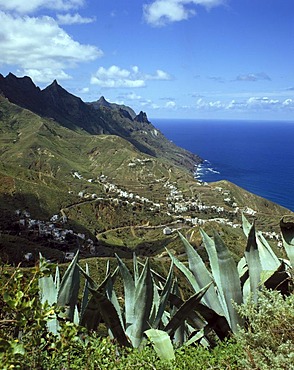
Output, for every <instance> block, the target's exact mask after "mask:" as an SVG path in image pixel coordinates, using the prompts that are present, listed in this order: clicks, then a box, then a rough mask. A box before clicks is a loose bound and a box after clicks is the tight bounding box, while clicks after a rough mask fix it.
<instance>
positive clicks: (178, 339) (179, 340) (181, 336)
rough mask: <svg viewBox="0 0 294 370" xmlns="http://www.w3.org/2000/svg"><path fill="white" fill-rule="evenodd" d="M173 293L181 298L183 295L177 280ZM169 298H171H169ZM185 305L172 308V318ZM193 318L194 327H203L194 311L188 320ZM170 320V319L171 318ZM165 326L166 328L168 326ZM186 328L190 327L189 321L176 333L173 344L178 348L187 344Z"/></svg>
mask: <svg viewBox="0 0 294 370" xmlns="http://www.w3.org/2000/svg"><path fill="white" fill-rule="evenodd" d="M172 292H173V294H175V295H177V296H178V297H180V295H181V293H180V289H179V285H178V281H177V280H175V281H174V284H173V287H172ZM168 298H169V297H168ZM183 304H184V302H182V304H180V305H179V306H178V307H176V306H175V305H173V306H172V311H171V315H170V316H173V315H175V313H176V312H177V309H178V308H179V307H181V306H182V305H183ZM190 318H191V321H193V325H194V326H196V327H197V328H198V327H202V324H203V322H202V320H201V319H200V318H199V316H197V315H196V314H195V313H194V311H192V312H191V313H190V314H189V315H188V318H187V319H190ZM169 320H170V318H169ZM167 324H168V322H167V323H166V325H167ZM166 325H165V326H166ZM186 326H187V327H188V322H187V320H186V321H184V322H183V323H182V324H181V325H180V326H179V327H178V328H177V329H176V331H175V334H174V338H173V343H174V344H175V345H176V346H182V345H183V343H184V342H185V328H186Z"/></svg>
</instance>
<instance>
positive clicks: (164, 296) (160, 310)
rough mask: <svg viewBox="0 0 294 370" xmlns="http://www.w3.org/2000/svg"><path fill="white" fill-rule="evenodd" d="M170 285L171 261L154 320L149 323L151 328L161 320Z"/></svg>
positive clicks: (156, 325)
mask: <svg viewBox="0 0 294 370" xmlns="http://www.w3.org/2000/svg"><path fill="white" fill-rule="evenodd" d="M172 287H173V263H171V265H170V269H169V273H168V276H167V279H166V282H165V285H164V287H163V290H162V292H161V293H160V296H159V304H158V309H157V313H156V317H155V320H154V321H151V323H150V324H151V325H152V327H153V328H157V327H158V326H159V324H160V322H161V319H162V315H163V313H164V311H165V309H166V305H167V302H168V298H169V295H170V292H171V290H172Z"/></svg>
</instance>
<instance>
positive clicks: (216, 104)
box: [196, 98, 226, 110]
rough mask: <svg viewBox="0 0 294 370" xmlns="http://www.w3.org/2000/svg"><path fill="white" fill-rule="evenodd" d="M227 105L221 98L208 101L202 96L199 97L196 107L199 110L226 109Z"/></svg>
mask: <svg viewBox="0 0 294 370" xmlns="http://www.w3.org/2000/svg"><path fill="white" fill-rule="evenodd" d="M225 107H226V105H225V104H224V103H223V102H221V101H220V100H217V101H206V100H204V99H202V98H199V99H198V100H197V101H196V109H199V110H219V109H224V108H225Z"/></svg>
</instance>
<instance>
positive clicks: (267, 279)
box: [261, 261, 291, 295]
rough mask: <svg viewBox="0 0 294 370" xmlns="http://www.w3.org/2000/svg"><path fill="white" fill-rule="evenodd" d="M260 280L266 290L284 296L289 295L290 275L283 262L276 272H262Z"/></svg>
mask: <svg viewBox="0 0 294 370" xmlns="http://www.w3.org/2000/svg"><path fill="white" fill-rule="evenodd" d="M261 279H262V282H264V285H265V286H266V288H268V289H275V290H279V291H281V292H282V293H283V294H285V295H288V294H289V293H290V280H291V279H290V274H289V273H288V271H287V266H286V265H285V263H284V262H283V261H282V263H281V265H280V267H279V268H278V269H277V270H276V271H263V273H262V275H261Z"/></svg>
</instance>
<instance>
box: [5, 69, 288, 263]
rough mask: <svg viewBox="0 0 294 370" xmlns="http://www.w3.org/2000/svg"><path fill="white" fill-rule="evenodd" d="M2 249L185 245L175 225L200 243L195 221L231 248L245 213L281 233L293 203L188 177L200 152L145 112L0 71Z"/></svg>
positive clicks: (11, 255)
mask: <svg viewBox="0 0 294 370" xmlns="http://www.w3.org/2000/svg"><path fill="white" fill-rule="evenodd" d="M0 144H1V147H0V158H1V162H0V180H1V181H0V212H1V214H0V232H1V238H0V257H1V259H2V260H4V261H5V262H8V263H18V262H22V263H24V262H25V263H28V264H30V263H33V262H34V260H36V259H37V258H38V252H40V251H41V252H42V253H43V254H44V255H45V256H46V257H47V258H50V259H53V260H57V261H62V260H63V259H64V256H67V255H68V254H70V253H72V252H73V251H75V250H76V249H80V250H81V253H82V254H84V256H86V257H89V256H99V257H101V256H102V257H103V256H113V255H114V253H118V254H119V255H121V256H123V257H131V256H132V253H133V252H134V251H135V252H136V253H137V254H139V255H148V256H156V257H157V258H159V257H160V256H164V253H165V247H168V248H172V249H173V250H174V251H175V252H176V253H178V254H181V253H182V248H181V246H180V245H179V243H178V240H177V237H176V236H177V233H176V230H178V229H181V231H182V232H183V233H185V234H186V236H187V237H189V240H190V242H191V243H192V244H194V245H195V246H198V247H199V248H200V249H201V240H200V237H199V233H198V230H199V227H203V228H207V229H208V230H211V229H212V228H214V229H217V230H218V231H219V232H220V233H222V235H223V237H224V238H225V239H226V241H227V242H228V244H229V245H230V246H231V249H232V253H233V254H235V255H238V254H240V245H241V243H242V242H244V236H243V234H242V231H241V228H240V225H241V214H242V212H243V213H245V214H247V216H248V217H249V218H250V217H251V218H252V217H257V220H258V223H259V226H260V228H264V229H266V230H270V232H271V233H272V234H270V233H269V234H268V235H267V236H268V237H269V238H271V239H272V240H274V244H275V245H277V244H278V242H279V236H278V234H277V233H276V230H277V227H278V221H279V218H280V217H281V216H282V215H284V214H285V213H291V212H290V211H289V210H287V209H285V208H283V207H281V206H279V205H277V204H274V203H272V202H270V201H268V200H266V199H263V198H261V197H258V196H256V195H254V194H251V193H249V192H247V191H245V190H243V189H241V188H239V187H238V186H236V185H234V184H232V183H229V182H227V181H221V182H219V183H212V184H206V183H203V182H201V181H198V180H196V179H194V177H193V171H194V169H195V166H197V165H198V164H200V163H201V162H202V159H201V158H200V157H199V156H197V155H196V154H193V153H190V152H188V151H186V150H184V149H182V148H179V147H178V146H176V145H175V144H174V143H172V142H170V141H169V140H168V139H167V138H165V137H164V135H163V134H162V133H161V132H160V131H159V130H158V129H156V127H154V126H153V125H152V123H151V122H150V121H149V120H148V117H147V115H146V113H144V112H139V113H138V114H136V113H135V112H134V110H133V109H132V108H130V107H127V106H125V105H118V104H114V103H109V102H107V101H106V100H105V98H104V97H100V98H99V99H98V100H97V101H95V102H89V103H86V102H83V101H82V100H81V99H80V98H78V97H76V96H74V95H72V94H70V93H69V92H67V91H66V90H65V89H64V88H62V87H61V86H60V85H59V84H58V83H57V81H56V80H55V81H53V83H52V84H51V85H49V86H48V87H46V88H45V89H43V90H41V89H40V88H39V87H37V86H36V85H35V84H34V83H33V81H32V80H31V79H30V78H29V77H22V78H18V77H16V76H14V75H13V74H11V73H10V74H9V75H7V76H6V77H4V76H2V75H1V74H0Z"/></svg>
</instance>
